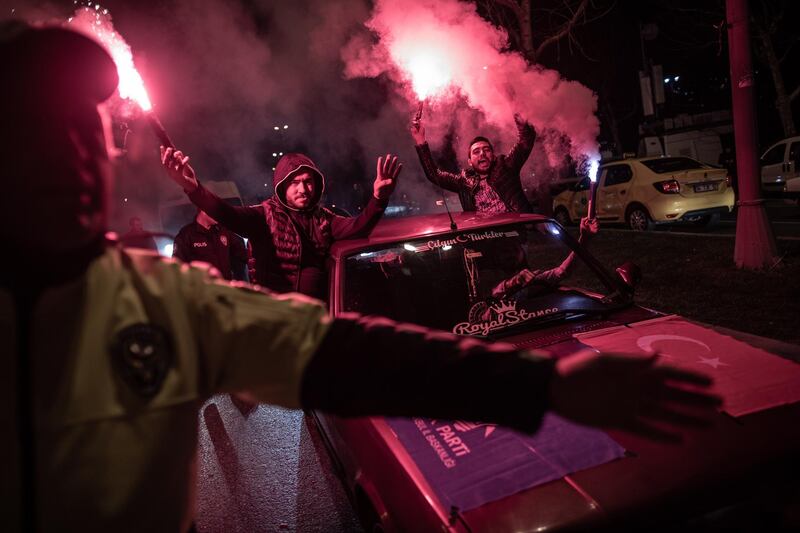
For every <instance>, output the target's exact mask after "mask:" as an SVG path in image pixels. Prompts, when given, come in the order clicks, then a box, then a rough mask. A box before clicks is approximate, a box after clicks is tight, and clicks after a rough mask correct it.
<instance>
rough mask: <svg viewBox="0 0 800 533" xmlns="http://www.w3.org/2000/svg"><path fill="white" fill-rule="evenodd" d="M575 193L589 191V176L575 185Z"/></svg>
mask: <svg viewBox="0 0 800 533" xmlns="http://www.w3.org/2000/svg"><path fill="white" fill-rule="evenodd" d="M575 190H576V191H587V190H589V176H586V177H585V178H583V179H581V181H579V182H578V183H576V184H575Z"/></svg>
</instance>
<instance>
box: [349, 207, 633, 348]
mask: <svg viewBox="0 0 800 533" xmlns="http://www.w3.org/2000/svg"><path fill="white" fill-rule="evenodd" d="M562 231H563V230H561V229H560V228H559V226H557V225H556V224H553V223H551V222H546V221H541V222H538V221H536V222H525V223H519V224H514V225H510V226H500V227H495V228H491V229H481V230H477V231H469V232H462V233H452V234H447V235H445V236H442V237H436V238H432V239H430V238H425V239H415V240H410V241H407V242H398V243H393V244H388V245H384V246H381V247H379V248H373V249H370V250H368V251H362V252H360V253H356V254H354V255H351V256H349V257H347V258H345V260H344V287H343V289H344V291H343V294H342V297H341V300H340V302H341V304H342V309H343V310H344V311H356V312H359V313H362V314H371V315H372V314H374V315H381V316H387V317H389V318H392V319H395V320H399V321H404V322H413V323H416V324H421V325H424V326H428V327H432V328H437V329H444V330H447V331H452V332H454V333H458V334H465V335H479V336H491V337H502V336H503V335H506V334H510V333H513V332H514V331H516V330H517V329H518V326H522V325H524V326H525V327H534V325H535V324H546V323H547V324H549V323H552V322H553V321H556V320H564V319H571V318H576V317H578V316H583V315H585V314H602V313H605V312H606V311H609V310H611V309H615V308H618V307H619V306H620V305H625V304H627V303H629V299H628V297H627V296H623V295H621V294H620V293H619V292H618V291H617V287H615V286H614V285H613V282H612V281H610V280H609V278H608V277H607V274H604V273H602V271H601V270H600V269H595V268H594V267H591V266H590V265H589V263H587V262H585V261H584V260H583V259H582V258H581V257H580V256H579V255H577V254H574V255H573V258H574V260H573V261H572V262H571V264H570V268H568V269H567V270H566V272H562V271H561V269H562V268H564V267H565V266H566V264H565V259H567V257H568V256H570V252H571V248H570V246H569V245H568V244H567V242H566V240H565V239H564V238H563V235H562Z"/></svg>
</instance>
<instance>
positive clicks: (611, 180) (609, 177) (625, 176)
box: [603, 165, 633, 187]
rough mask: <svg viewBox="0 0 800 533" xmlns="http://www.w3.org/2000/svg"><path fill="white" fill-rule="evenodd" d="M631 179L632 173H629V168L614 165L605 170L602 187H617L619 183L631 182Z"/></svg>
mask: <svg viewBox="0 0 800 533" xmlns="http://www.w3.org/2000/svg"><path fill="white" fill-rule="evenodd" d="M631 178H633V172H632V171H631V167H630V166H628V165H614V166H610V167H608V168H607V169H606V179H605V181H604V182H603V185H604V186H605V187H610V186H611V185H619V184H620V183H626V182H628V181H631Z"/></svg>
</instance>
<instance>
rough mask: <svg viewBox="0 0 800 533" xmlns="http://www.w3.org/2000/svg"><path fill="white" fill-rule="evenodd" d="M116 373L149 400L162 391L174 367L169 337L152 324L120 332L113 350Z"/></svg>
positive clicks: (112, 355) (135, 325)
mask: <svg viewBox="0 0 800 533" xmlns="http://www.w3.org/2000/svg"><path fill="white" fill-rule="evenodd" d="M110 352H111V358H112V362H113V364H114V368H115V370H116V371H117V372H118V373H119V375H120V377H121V378H122V380H123V381H124V382H125V383H126V384H127V385H128V386H129V387H130V388H132V389H133V390H134V392H136V393H137V394H138V395H139V396H142V397H144V398H147V399H150V398H152V397H153V396H155V395H156V394H158V392H159V391H160V390H161V387H162V385H163V384H164V379H166V377H167V371H168V370H169V368H170V366H172V363H173V361H172V360H173V354H172V342H171V340H170V337H169V334H168V333H167V332H166V331H165V330H164V329H163V328H160V327H158V326H156V325H153V324H134V325H132V326H128V327H127V328H125V329H123V330H121V331H120V332H119V333H117V335H116V336H115V337H114V340H113V341H112V343H111V347H110Z"/></svg>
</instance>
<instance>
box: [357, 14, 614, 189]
mask: <svg viewBox="0 0 800 533" xmlns="http://www.w3.org/2000/svg"><path fill="white" fill-rule="evenodd" d="M366 26H367V28H369V30H371V32H372V34H371V35H369V36H366V35H357V36H356V37H354V38H353V39H351V41H350V42H349V43H348V45H347V46H346V47H345V48H344V49H343V51H342V58H343V60H344V62H345V76H347V77H350V78H355V77H377V76H380V75H388V76H389V77H391V78H392V79H394V80H395V81H396V82H397V83H398V87H399V88H400V91H401V92H402V93H403V95H404V96H405V98H406V99H407V100H408V101H409V105H410V106H411V107H414V104H415V102H416V99H417V97H418V96H417V95H418V94H419V92H420V90H419V86H418V85H419V84H418V80H417V79H416V77H415V76H413V75H412V71H413V69H414V68H415V66H418V65H419V64H420V62H422V63H423V69H422V71H423V72H424V69H425V68H427V69H428V71H429V72H431V73H433V74H432V78H433V79H432V80H429V81H431V84H430V85H432V86H430V87H427V89H428V90H429V93H428V94H423V95H420V96H422V97H424V96H429V98H428V100H427V101H428V103H429V106H428V107H429V108H430V111H429V113H428V114H427V117H426V121H425V125H426V129H427V131H428V132H429V139H430V140H431V141H432V143H433V144H436V142H437V139H436V137H441V134H443V133H444V132H445V131H447V129H448V128H455V132H456V135H457V136H458V137H460V138H462V139H464V138H468V137H469V136H471V134H474V133H478V131H477V130H480V132H481V133H488V134H490V135H495V136H496V137H499V138H500V140H501V143H503V144H504V145H505V146H506V147H508V146H510V144H511V143H513V139H514V136H515V129H514V127H513V121H512V119H513V115H514V113H519V114H520V115H522V116H523V117H525V118H526V119H528V120H529V121H530V122H531V123H532V124H533V125H534V127H536V129H537V131H538V132H539V145H540V146H539V149H540V150H541V149H543V150H544V164H545V165H546V166H549V167H552V168H555V167H559V166H561V165H563V164H564V161H565V159H566V157H567V156H571V157H572V159H573V160H575V161H577V162H579V163H585V162H586V161H588V160H597V159H599V147H598V143H597V136H598V134H599V132H600V124H599V121H598V119H597V116H596V115H595V112H596V111H597V98H596V96H595V94H594V93H593V92H592V91H591V90H590V89H589V88H587V87H585V86H584V85H582V84H580V83H578V82H576V81H570V80H566V79H563V78H562V77H561V76H560V75H559V73H558V72H556V71H554V70H550V69H546V68H543V67H541V66H539V65H529V64H528V63H527V62H526V61H525V59H524V58H523V57H522V56H521V55H520V54H519V53H517V52H510V51H507V49H506V48H507V43H508V35H507V34H506V32H505V31H504V30H502V29H500V28H497V27H495V26H492V25H491V24H490V23H489V22H487V21H486V20H484V19H483V18H481V17H480V16H479V15H478V13H477V12H476V8H475V5H473V4H470V3H466V2H460V1H458V0H378V1H377V2H376V4H375V8H374V10H373V12H372V16H371V18H370V19H369V20H368V21H367V22H366ZM445 78H446V79H447V81H448V82H449V83H446V84H444V83H441V80H442V79H445ZM435 82H439V83H438V84H437V83H435ZM423 91H424V89H423ZM464 106H466V107H467V108H468V109H466V110H465V109H463V108H464ZM476 114H477V115H478V116H477V117H476V116H474V115H476ZM459 149H460V147H459ZM532 159H535V157H534V158H532ZM540 159H541V158H540ZM541 164H542V161H539V166H541ZM531 166H536V165H535V164H534V162H533V161H531V163H530V164H529V167H531ZM528 173H530V169H529V171H528ZM523 179H524V180H525V175H523Z"/></svg>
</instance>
